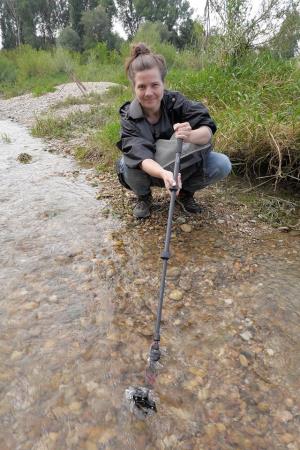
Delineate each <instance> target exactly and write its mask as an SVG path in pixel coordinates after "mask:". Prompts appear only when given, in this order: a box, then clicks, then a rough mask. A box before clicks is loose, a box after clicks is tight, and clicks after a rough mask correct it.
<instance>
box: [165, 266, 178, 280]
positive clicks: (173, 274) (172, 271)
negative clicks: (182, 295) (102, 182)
mask: <svg viewBox="0 0 300 450" xmlns="http://www.w3.org/2000/svg"><path fill="white" fill-rule="evenodd" d="M180 273H181V269H180V268H179V267H170V268H169V269H168V271H167V277H168V278H173V279H176V278H178V277H179V276H180Z"/></svg>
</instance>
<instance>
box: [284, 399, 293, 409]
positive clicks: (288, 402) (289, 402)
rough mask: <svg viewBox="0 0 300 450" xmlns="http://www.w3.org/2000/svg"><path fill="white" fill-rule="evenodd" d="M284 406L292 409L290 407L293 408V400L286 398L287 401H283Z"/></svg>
mask: <svg viewBox="0 0 300 450" xmlns="http://www.w3.org/2000/svg"><path fill="white" fill-rule="evenodd" d="M285 404H286V406H287V407H288V408H292V407H293V406H294V401H293V399H291V398H287V399H286V400H285Z"/></svg>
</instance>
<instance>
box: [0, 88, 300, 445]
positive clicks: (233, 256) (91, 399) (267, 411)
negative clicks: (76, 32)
mask: <svg viewBox="0 0 300 450" xmlns="http://www.w3.org/2000/svg"><path fill="white" fill-rule="evenodd" d="M80 96H81V94H80ZM65 100H66V99H64V101H65ZM16 101H17V100H16V99H14V102H16ZM34 101H37V102H39V101H41V102H42V100H41V99H40V98H39V97H38V98H34V99H33V100H32V103H31V104H27V106H26V108H25V109H26V110H27V111H30V112H32V111H34V110H35V106H34ZM103 101H104V100H103ZM97 102H99V103H101V101H100V99H97ZM82 103H84V101H83V100H82V102H80V104H81V105H82ZM21 104H22V100H20V104H19V108H18V106H17V104H16V103H14V107H12V109H11V111H12V113H10V114H14V113H13V110H16V111H18V110H19V109H21V107H22V106H21ZM5 105H6V107H7V105H8V103H5ZM52 106H54V105H52ZM65 107H66V104H64V105H63V104H62V103H61V109H63V108H65ZM97 107H98V106H97ZM72 108H74V109H75V110H74V109H72V114H73V113H76V114H79V116H77V118H76V120H77V123H79V124H80V119H79V117H81V119H82V120H81V122H82V123H84V124H85V130H86V131H87V133H82V132H81V129H82V128H80V127H78V128H77V133H74V135H73V136H72V137H71V138H66V137H64V139H62V138H60V139H56V140H54V141H51V140H50V141H49V142H48V143H47V148H48V150H50V151H52V152H57V153H62V154H64V153H65V154H71V155H76V154H77V156H78V145H79V144H78V142H79V143H80V146H83V147H85V146H86V144H87V142H88V140H89V127H88V126H86V123H87V122H86V121H85V120H84V119H85V118H86V114H88V112H87V111H80V110H79V109H80V108H82V106H78V105H76V106H75V107H74V105H73V106H72ZM77 108H78V109H77ZM59 109H60V108H57V105H56V107H55V109H52V112H51V114H54V112H53V111H59ZM0 111H1V113H2V114H3V111H4V109H3V103H2V100H1V101H0ZM6 111H8V109H7V110H6ZM44 112H45V110H43V113H44ZM15 114H17V112H16V113H15ZM28 114H29V113H28ZM55 114H56V112H55ZM80 115H81V116H80ZM21 116H22V117H23V115H22V114H21ZM32 116H34V114H32ZM14 118H15V119H17V117H16V116H14ZM20 120H21V119H20ZM32 120H33V119H32ZM55 123H57V122H55ZM73 123H74V122H73ZM32 124H33V122H31V125H32ZM8 137H9V136H8ZM76 140H77V141H76ZM76 142H77V143H76ZM76 149H77V150H76ZM28 152H29V153H30V150H29V151H28ZM55 156H56V155H55ZM78 172H79V173H80V168H79V167H78ZM88 182H89V183H90V184H91V185H92V186H93V187H94V189H95V196H97V197H98V198H99V200H101V201H102V202H105V203H106V204H103V205H101V215H100V216H99V221H100V222H101V220H104V217H105V216H106V217H111V216H112V217H115V216H118V217H120V220H121V221H122V223H121V224H120V227H119V228H118V229H115V228H112V230H111V241H110V243H109V246H110V247H111V248H108V249H107V250H106V252H104V258H103V255H102V256H101V255H99V258H98V257H97V256H95V255H92V254H91V255H89V254H88V253H87V254H84V255H81V254H76V252H75V253H74V255H73V256H71V257H68V258H67V259H66V261H64V260H58V261H57V264H58V265H57V274H58V277H57V279H56V282H53V280H52V279H51V277H52V276H49V277H48V275H47V273H46V274H45V280H44V283H47V284H48V287H47V289H48V290H47V298H52V300H51V301H52V302H54V303H55V302H57V303H55V304H56V305H57V308H58V309H57V311H58V314H56V315H54V316H53V317H52V316H51V314H50V309H49V311H48V312H49V314H48V313H47V308H46V311H44V308H45V306H44V308H43V304H44V303H45V301H46V300H45V298H44V297H45V295H44V292H43V291H41V295H42V297H41V298H40V301H37V302H32V300H31V298H29V295H30V297H32V295H31V294H32V293H31V291H29V295H28V293H27V294H26V292H25V291H24V290H22V289H21V290H20V291H19V292H18V296H17V297H16V300H15V301H16V303H15V304H14V305H15V306H14V305H12V306H14V307H15V309H13V310H11V309H10V310H9V314H11V315H12V319H14V320H16V319H18V317H17V316H14V314H18V302H19V301H20V299H21V300H22V304H23V305H26V304H30V302H31V306H28V307H27V308H26V307H24V308H23V309H22V311H23V322H22V324H23V325H22V327H23V328H22V332H21V333H20V334H19V336H24V335H26V336H27V334H26V333H28V330H29V329H30V328H32V320H33V317H31V314H32V310H35V309H36V308H38V307H40V308H41V311H39V310H38V312H39V315H38V316H37V318H38V320H39V321H42V320H43V317H44V319H45V320H47V327H48V328H49V329H51V330H52V332H51V336H50V337H49V338H48V339H46V340H45V342H44V343H43V347H42V348H43V351H44V356H43V365H44V366H45V367H47V371H48V378H49V379H50V382H49V383H45V382H43V381H42V380H41V379H40V378H39V377H38V374H37V373H36V372H35V371H32V367H31V365H30V358H31V355H34V354H35V353H34V351H33V349H34V348H36V349H37V347H35V344H33V343H31V344H30V345H29V344H28V341H27V340H26V339H22V340H20V339H19V340H18V333H16V332H15V330H14V329H13V328H12V327H11V328H10V329H9V330H8V333H7V337H8V338H9V339H8V340H7V342H15V343H16V348H14V349H12V348H10V347H9V348H8V349H4V353H3V355H4V354H8V355H9V358H10V367H11V368H13V369H11V370H15V371H16V373H18V370H20V369H22V368H23V372H22V373H24V368H25V367H26V370H25V372H26V383H27V384H26V383H25V384H21V385H20V383H19V384H18V383H17V379H16V381H15V382H13V383H12V384H11V386H10V390H9V392H11V394H9V395H6V396H5V397H4V402H3V403H1V404H0V413H1V416H2V417H1V418H2V419H3V420H2V423H7V424H10V423H11V422H10V418H11V417H15V416H14V413H15V408H16V407H18V405H19V415H18V420H17V421H15V422H16V425H17V426H18V433H17V434H15V436H13V433H6V434H5V436H3V437H2V441H3V442H5V443H7V448H12V447H13V446H14V445H15V444H16V443H17V444H18V445H21V444H24V445H23V447H22V448H25V449H26V448H27V447H28V448H32V447H33V448H42V447H43V446H48V448H53V449H55V448H61V449H73V448H74V449H75V448H76V449H78V448H82V449H88V450H90V449H96V448H98V447H99V446H101V448H102V447H103V448H106V449H110V448H114V449H116V450H117V449H122V450H124V449H125V448H126V449H128V450H133V449H137V450H144V449H147V450H152V449H159V450H160V449H173V448H175V447H176V448H178V449H192V450H194V449H195V450H199V448H205V449H212V450H213V449H215V448H222V449H224V450H227V449H228V450H229V449H232V448H249V449H253V450H254V449H255V450H256V449H258V448H261V449H266V450H269V449H270V448H272V449H275V450H277V449H278V450H282V449H288V450H296V449H298V448H299V446H300V435H299V420H300V410H299V403H300V398H299V392H300V391H299V388H300V386H299V379H300V373H299V367H300V364H299V362H300V361H299V355H300V349H299V342H300V340H299V336H300V329H299V312H300V305H299V291H300V286H299V268H300V260H299V255H300V238H299V231H298V229H297V226H294V225H293V224H292V226H290V227H289V228H287V229H280V228H273V226H272V225H271V224H270V223H268V222H267V221H266V219H264V216H263V215H264V214H266V211H265V209H267V208H264V207H263V205H266V203H259V201H258V200H259V194H258V191H257V190H255V189H253V190H252V191H250V192H248V193H247V190H248V191H249V189H251V187H249V185H242V184H241V183H240V181H238V180H236V179H233V180H226V181H224V182H222V183H219V184H218V185H216V186H214V187H211V188H209V189H207V190H205V191H203V192H202V193H200V194H197V195H198V199H199V201H200V202H201V203H202V204H203V206H204V213H203V214H202V215H201V216H197V217H194V216H190V215H185V214H183V213H182V212H181V211H180V210H178V209H176V211H175V215H174V230H173V236H172V246H171V252H172V257H171V260H170V270H169V272H168V282H167V290H166V298H165V304H164V310H163V324H162V336H161V338H162V347H163V350H164V355H163V358H162V368H161V371H160V374H159V377H158V380H157V385H156V393H157V395H158V396H159V398H160V404H159V414H158V415H157V416H156V417H155V418H154V419H153V420H151V421H149V422H146V423H140V422H135V421H132V420H131V419H130V418H128V417H126V418H125V417H124V415H123V409H122V407H121V400H120V399H121V398H122V393H123V392H124V388H125V387H127V386H128V385H130V384H135V383H136V384H141V383H143V371H144V367H145V364H146V359H147V351H148V348H149V345H150V342H151V336H152V333H153V326H154V318H155V314H156V304H157V298H158V288H159V282H160V270H161V262H160V258H159V255H160V252H161V249H162V247H163V240H164V232H165V224H166V220H167V210H168V197H167V196H165V195H164V193H163V192H160V191H156V192H155V203H156V204H155V209H154V211H153V214H152V216H151V218H150V219H149V220H147V221H145V222H139V221H135V220H133V219H132V216H131V208H132V205H133V203H134V198H133V196H132V194H131V193H130V192H127V191H123V190H122V188H121V186H120V185H119V183H118V182H117V181H116V177H115V176H114V175H113V173H112V172H107V171H102V172H101V173H99V172H91V173H90V174H89V177H88ZM236 183H237V184H236ZM242 191H244V192H242ZM241 194H242V195H241ZM248 194H251V195H252V196H255V197H256V196H257V197H258V199H255V201H254V203H253V204H251V202H250V201H245V200H244V201H243V195H244V198H247V195H248ZM7 195H9V194H8V193H6V196H7ZM270 197H271V196H270ZM262 198H263V199H264V200H263V201H264V202H266V201H269V202H272V201H274V199H272V198H268V196H266V195H264V196H263V197H262ZM276 201H277V200H275V202H276ZM270 204H272V203H270ZM257 205H261V209H260V210H259V211H257V210H256V209H255V208H257V207H258V206H257ZM276 211H277V210H276ZM77 213H78V214H80V213H81V214H82V215H85V213H86V212H85V207H84V204H82V202H81V206H80V208H79V210H78V211H77ZM259 214H261V217H259V216H258V215H259ZM101 217H102V219H101ZM281 220H282V217H280V222H278V221H277V222H276V225H277V227H278V225H280V226H282V225H283V223H284V222H281ZM295 223H296V222H295ZM295 223H294V224H295ZM293 226H294V227H293ZM11 231H12V230H11ZM286 231H289V232H286ZM60 241H61V239H59V240H58V241H57V244H56V245H59V244H60ZM45 242H47V237H46V238H45ZM21 250H22V249H21ZM10 251H11V250H9V249H8V254H9V252H10ZM22 251H26V248H23V250H22ZM82 256H83V257H82ZM69 258H71V260H73V259H74V258H75V261H74V262H73V264H74V265H75V266H76V265H77V264H79V265H80V266H82V267H83V269H82V271H79V273H81V274H82V275H81V276H82V278H83V280H81V279H79V281H76V280H73V279H72V280H71V278H69V275H68V270H69V269H65V270H64V272H63V278H64V283H66V284H68V282H69V281H70V286H71V288H72V289H74V290H75V292H76V289H78V292H86V291H87V292H88V293H89V294H88V296H89V298H91V299H92V298H95V299H96V300H95V301H91V302H87V303H86V302H85V301H84V300H83V303H80V304H81V306H82V307H83V308H79V309H76V310H75V311H74V310H73V309H72V308H71V311H70V314H71V316H70V315H69V314H68V308H67V305H65V306H64V305H63V302H61V300H60V297H59V292H60V291H61V284H60V283H61V278H60V277H61V267H62V266H63V265H64V264H69ZM97 259H101V261H102V260H105V261H106V263H105V264H102V262H100V263H99V264H98V263H97V262H96V260H97ZM68 267H69V266H68ZM84 267H85V268H84ZM50 275H51V274H50ZM21 276H22V274H21ZM94 277H95V278H94ZM97 277H99V280H101V283H104V284H103V292H102V291H101V292H99V288H98V283H97ZM88 278H91V280H90V281H89V279H88ZM31 279H32V277H31V278H30V277H29V279H28V280H29V283H30V280H31ZM71 281H72V282H71ZM104 286H105V289H106V290H107V291H106V292H109V293H110V294H109V295H110V296H112V301H111V304H110V305H111V309H108V310H107V309H105V308H103V306H104V305H105V302H104V300H103V299H104V298H105V295H107V294H106V293H105V291H104ZM85 289H86V291H85ZM82 290H83V291H82ZM52 291H53V292H52ZM54 291H55V292H54ZM94 294H95V296H94V297H93V295H94ZM52 295H54V296H56V297H52ZM75 297H76V295H75V296H74V301H75V302H77V298H75ZM7 298H9V296H7ZM72 299H73V297H70V300H72ZM33 303H34V304H33ZM5 308H8V309H9V305H6V304H5ZM11 308H12V307H11ZM30 308H33V309H30ZM59 308H62V310H61V311H60V310H59ZM26 311H27V312H26ZM43 311H44V314H45V315H44V316H43ZM58 316H62V317H63V318H64V320H67V319H68V318H70V317H71V318H72V320H71V322H70V323H67V322H64V320H63V321H62V323H61V328H60V329H59V330H60V333H58V335H57V333H55V321H56V320H58ZM40 323H41V322H40ZM64 323H67V327H65V326H64ZM12 324H13V322H12ZM36 325H37V327H38V324H36ZM40 327H41V325H40ZM32 331H34V329H33V328H32ZM56 335H57V336H56ZM33 338H34V336H33ZM60 338H61V339H62V341H61V342H60ZM14 339H15V341H14ZM62 342H68V349H65V347H64V345H63V344H62ZM37 344H38V345H39V346H41V343H40V342H38V343H37ZM51 349H52V350H51ZM53 349H59V352H58V353H59V354H57V352H55V351H54V350H53ZM5 352H6V353H5ZM16 352H17V353H16ZM68 352H69V353H68ZM37 356H38V355H37ZM60 358H61V359H60ZM63 359H65V361H66V362H65V363H63V364H62V360H63ZM25 363H26V366H25V365H24V364H25ZM27 364H28V365H27ZM61 364H62V370H59V367H60V365H61ZM33 366H34V367H35V368H37V367H38V366H39V359H38V358H37V359H36V360H34V364H33ZM30 372H32V373H33V375H34V376H33V377H31V376H29V375H30ZM11 374H12V372H10V371H9V370H7V371H6V372H5V373H4V374H3V375H2V378H1V382H3V383H6V384H7V383H8V381H9V378H10V377H11ZM37 379H38V386H39V389H40V391H41V393H44V396H43V399H42V398H41V395H42V394H39V392H37V390H36V389H33V386H34V385H36V380H37ZM26 386H27V388H26ZM26 389H27V390H26ZM25 392H27V394H26V395H25V394H24V393H25ZM112 393H113V395H112ZM15 394H17V396H15ZM16 399H17V400H16ZM41 400H43V401H41ZM39 404H42V405H43V411H46V414H45V417H42V419H41V414H40V407H39V406H38V405H39ZM1 408H2V409H1ZM22 408H23V409H22ZM22 411H24V412H22ZM12 414H13V415H12ZM24 414H26V417H27V419H26V421H25V420H24ZM25 422H26V423H25ZM102 424H105V425H104V426H103V425H102ZM26 427H28V429H29V428H30V430H31V432H30V439H31V440H30V441H28V442H29V443H28V442H27V444H26V442H25V440H24V438H25V436H26V433H28V429H26ZM26 445H27V447H26Z"/></svg>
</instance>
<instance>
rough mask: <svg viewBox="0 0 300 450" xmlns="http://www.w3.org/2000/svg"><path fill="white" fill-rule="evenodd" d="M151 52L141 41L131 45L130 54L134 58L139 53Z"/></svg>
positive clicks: (146, 53) (147, 53)
mask: <svg viewBox="0 0 300 450" xmlns="http://www.w3.org/2000/svg"><path fill="white" fill-rule="evenodd" d="M150 53H151V51H150V49H149V48H148V47H147V46H146V45H145V44H143V42H139V43H138V44H135V45H133V46H132V50H131V56H132V57H133V58H136V57H137V56H139V55H149V54H150Z"/></svg>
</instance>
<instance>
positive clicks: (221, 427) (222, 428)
mask: <svg viewBox="0 0 300 450" xmlns="http://www.w3.org/2000/svg"><path fill="white" fill-rule="evenodd" d="M216 427H217V430H218V432H219V433H224V432H225V431H226V427H225V425H224V423H222V422H218V423H216Z"/></svg>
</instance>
